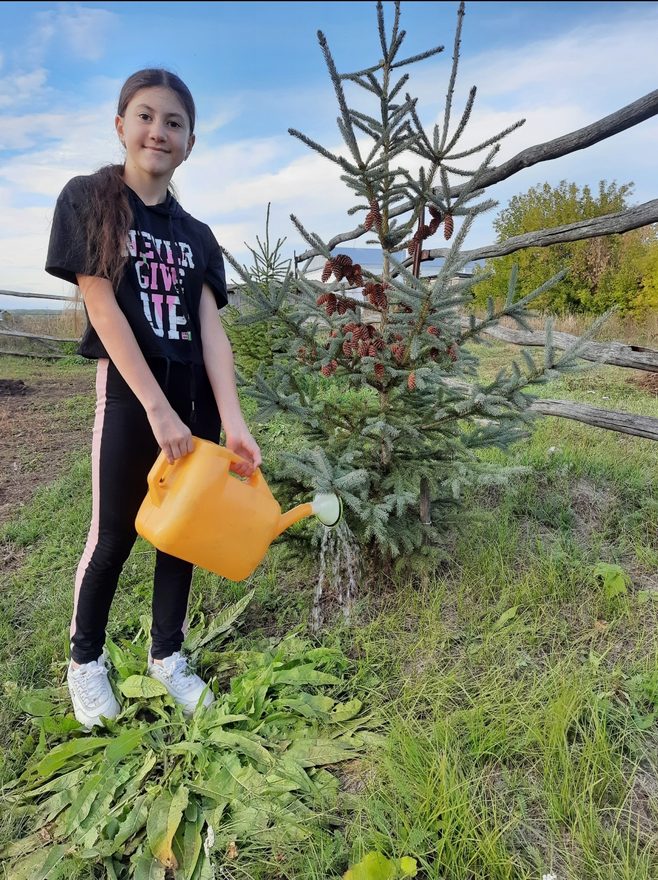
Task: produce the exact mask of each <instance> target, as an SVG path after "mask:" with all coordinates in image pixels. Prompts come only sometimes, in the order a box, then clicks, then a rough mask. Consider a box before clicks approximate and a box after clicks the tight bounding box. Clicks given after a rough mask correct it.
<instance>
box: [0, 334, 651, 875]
mask: <svg viewBox="0 0 658 880" xmlns="http://www.w3.org/2000/svg"><path fill="white" fill-rule="evenodd" d="M481 354H482V357H483V363H484V365H485V368H486V369H488V370H494V369H495V368H496V366H497V365H498V364H499V363H500V362H501V361H502V360H503V359H505V358H507V357H508V356H509V352H508V350H507V349H506V348H505V347H504V346H501V345H493V346H491V347H490V348H487V349H485V350H484V351H483V352H481ZM2 367H3V368H4V370H3V375H5V376H8V375H9V376H12V377H13V378H15V379H23V380H24V381H25V382H27V383H29V381H30V376H31V375H32V372H31V371H33V370H34V367H33V365H32V362H30V361H28V360H25V361H21V362H19V361H18V359H14V360H11V361H9V360H7V361H5V362H2ZM85 369H88V368H87V367H84V366H76V365H75V364H58V365H53V366H52V367H50V368H49V370H50V371H51V375H53V376H57V375H60V376H62V377H63V379H62V381H65V380H66V376H67V375H69V376H70V375H71V371H75V370H80V371H83V370H85ZM67 371H68V372H67ZM631 379H632V376H631V375H630V371H623V370H621V369H616V368H608V367H596V368H593V367H587V368H586V369H585V371H584V372H583V373H581V374H579V375H577V376H576V375H572V376H570V377H568V378H565V379H563V380H560V381H559V382H555V383H551V384H550V385H547V386H544V387H543V388H542V389H541V394H542V395H545V396H549V397H554V398H573V399H576V400H581V401H582V402H586V403H591V404H593V405H596V406H601V407H602V408H610V409H624V410H626V411H630V412H634V413H638V414H644V415H652V416H656V417H658V396H657V395H656V394H655V393H653V392H651V391H649V390H647V389H643V388H640V387H638V386H637V385H636V384H634V383H633V382H632V381H631ZM77 409H78V408H77V407H76V408H71V409H70V412H69V415H68V417H69V418H70V420H71V424H73V423H75V420H76V419H78V420H79V419H80V415H79V413H78V412H77ZM82 410H83V411H84V412H85V413H86V414H85V415H84V418H86V419H89V418H90V415H91V409H90V407H89V406H88V405H87V409H86V410H85V409H84V406H83V407H82ZM657 452H658V450H657V449H656V446H655V445H654V444H652V443H651V442H650V441H647V440H642V439H637V438H632V437H628V436H624V435H621V434H613V433H610V432H604V431H602V430H597V429H592V428H588V427H586V426H584V425H580V424H577V423H575V422H569V421H566V420H557V419H551V418H546V419H543V420H541V421H538V422H537V423H536V428H535V430H534V433H533V436H532V438H531V439H528V440H527V441H524V442H522V443H519V444H517V445H516V446H515V447H514V448H513V449H512V450H511V452H510V453H509V454H508V455H507V456H505V457H504V456H503V455H502V454H499V453H489V455H490V457H491V458H492V459H494V460H499V461H500V462H501V463H511V464H514V465H519V466H522V467H523V468H525V471H524V472H523V473H522V474H520V475H518V476H516V477H514V478H513V479H511V480H510V482H509V483H508V484H507V485H505V486H504V487H496V488H491V489H489V490H487V491H486V493H482V494H479V495H478V496H477V497H471V498H468V499H465V509H466V512H467V513H468V516H466V517H465V519H464V525H463V527H462V528H460V529H459V531H457V532H454V533H452V534H451V535H450V537H449V539H448V541H447V543H446V546H445V548H444V552H443V553H441V554H439V556H438V558H437V563H436V566H435V568H434V569H433V570H431V571H427V572H425V573H424V574H423V575H418V576H417V577H416V578H413V579H411V578H409V579H407V580H406V581H404V582H395V583H394V582H389V581H386V582H384V581H382V582H381V583H380V584H379V585H378V588H377V589H376V590H375V591H374V592H373V593H371V594H370V595H361V596H360V597H359V598H358V601H357V606H356V612H355V614H354V616H353V619H352V621H351V623H350V625H349V626H348V625H347V624H346V623H344V622H343V623H342V622H340V621H338V622H336V623H335V624H334V625H333V626H332V627H331V628H330V629H329V630H327V631H325V632H324V633H323V634H322V636H321V637H320V639H319V640H317V643H318V644H322V645H326V646H331V647H333V648H335V649H336V650H340V651H341V652H342V655H343V656H344V657H345V658H346V661H345V663H344V666H343V672H342V684H341V686H340V687H339V689H338V690H339V691H340V692H341V693H344V694H349V696H350V697H352V698H358V699H359V700H360V701H361V702H362V703H363V711H364V712H367V713H368V714H369V715H370V716H371V718H372V719H374V720H373V721H372V722H371V723H372V724H375V725H376V729H377V730H378V731H379V733H380V734H381V735H382V739H381V742H380V744H379V745H376V746H375V745H372V747H370V748H368V749H366V750H364V751H362V753H361V754H360V755H359V757H357V758H354V759H353V760H350V761H349V762H347V763H344V764H337V765H336V767H335V775H336V776H337V778H338V779H339V780H340V787H339V790H338V791H337V793H336V799H335V801H334V802H333V803H332V806H331V817H330V821H328V823H325V824H324V825H322V823H320V824H319V825H318V826H317V827H316V826H315V825H313V823H310V824H309V828H308V830H309V833H308V835H307V836H306V837H305V839H304V840H303V841H302V842H299V841H297V842H295V841H292V840H288V841H287V842H285V844H279V845H278V846H277V848H276V849H271V848H268V847H267V846H264V845H263V844H262V842H259V840H258V837H257V835H254V834H251V833H249V832H248V831H245V832H244V834H243V837H242V838H239V839H237V848H236V849H234V850H230V849H229V850H227V849H225V848H218V849H217V850H216V851H215V853H214V855H213V859H214V861H215V865H216V868H217V874H216V876H221V877H223V878H235V880H238V878H255V880H256V878H257V880H266V878H272V880H274V878H290V880H293V878H294V880H302V878H303V880H307V878H312V880H320V878H329V880H337V878H339V877H340V876H341V875H342V873H343V872H344V871H345V870H346V869H347V867H348V865H350V864H354V863H355V862H357V861H358V860H359V859H360V858H361V857H362V856H363V855H364V854H365V853H367V852H369V851H373V850H376V851H378V852H380V853H382V854H384V855H385V856H387V857H389V858H392V859H399V858H401V857H404V856H411V857H413V858H414V859H416V861H417V864H418V876H419V877H421V878H426V880H542V877H543V876H544V875H552V876H553V877H554V878H556V880H655V878H656V877H658V766H657V758H656V755H657V754H658V751H657V745H658V723H657V721H658V635H657V627H656V624H657V622H658V469H657V468H656V461H657ZM88 483H89V462H88V455H87V453H86V452H78V453H77V454H76V455H74V456H72V457H71V459H70V463H69V464H68V465H67V467H66V468H65V469H64V471H63V472H62V474H61V476H60V477H59V479H57V481H56V482H54V483H52V484H50V485H44V486H43V488H42V489H41V490H40V491H39V492H38V494H37V495H36V496H35V497H34V498H33V499H32V500H31V501H30V502H29V503H28V504H27V505H25V506H24V507H23V508H22V510H20V511H18V512H17V513H16V514H15V515H14V516H13V517H12V518H11V519H10V521H9V522H8V523H7V524H6V525H5V526H4V528H3V530H2V532H1V533H0V541H1V542H2V543H1V546H2V548H3V554H4V556H5V558H6V559H9V560H10V562H9V564H8V571H7V572H6V573H5V574H3V578H2V594H1V601H2V612H1V615H0V683H1V686H2V688H3V690H4V698H3V700H2V704H1V707H0V719H1V724H0V742H1V743H2V767H1V778H2V780H3V781H4V782H5V783H7V782H8V781H9V780H11V779H13V778H15V777H16V776H17V775H18V774H19V773H20V772H21V771H22V769H23V768H24V766H25V764H26V762H27V761H28V759H29V758H30V756H31V755H32V753H33V752H35V751H36V752H37V753H39V750H40V749H41V750H42V752H44V753H45V751H46V750H47V749H48V748H49V746H50V740H49V738H48V735H47V734H45V733H43V732H40V730H43V725H39V723H38V722H39V718H38V716H36V717H30V715H29V714H27V713H26V711H25V709H24V707H25V705H26V703H25V698H26V695H29V694H30V693H31V692H33V691H35V690H39V689H48V693H49V694H50V699H55V700H57V699H59V700H60V701H61V703H62V706H63V709H62V712H65V711H67V709H66V693H65V691H64V689H63V687H62V686H63V684H64V681H65V671H66V663H67V641H68V639H67V629H68V622H69V616H70V603H71V590H72V580H73V573H74V570H75V566H76V564H77V560H78V558H79V555H80V553H81V550H82V547H83V544H84V540H85V537H86V529H87V523H88V518H89V511H90V499H89V490H88ZM302 547H304V545H303V544H302V543H301V542H290V543H289V544H287V545H286V544H283V545H281V546H278V547H276V548H275V549H273V550H272V551H271V553H270V554H269V556H268V558H267V560H266V562H265V563H264V565H263V566H262V567H261V569H259V571H258V572H257V573H256V575H254V577H253V578H252V579H251V580H250V581H249V582H248V583H246V584H231V583H227V582H225V581H222V580H221V579H219V578H217V577H215V576H211V575H209V574H207V573H204V572H201V571H197V572H196V574H195V581H194V585H193V596H192V600H191V607H192V608H193V609H194V612H195V613H196V614H199V613H200V612H203V614H204V615H205V616H206V618H207V619H212V618H213V616H214V615H216V614H217V613H218V612H219V611H220V609H222V608H223V607H224V606H226V605H227V604H228V603H231V602H235V601H236V600H237V599H239V598H240V597H241V596H243V595H244V594H245V593H246V592H247V591H248V589H250V588H251V587H253V588H254V589H255V596H254V599H253V601H252V603H251V605H250V606H249V608H248V610H247V612H246V615H245V616H244V617H243V618H242V624H241V625H240V627H239V629H238V631H237V633H236V634H235V635H234V636H233V637H232V642H231V643H230V644H229V646H227V648H226V650H227V651H228V650H229V648H230V649H231V650H235V651H238V650H239V651H251V652H255V651H260V650H262V649H263V646H264V645H271V644H272V643H273V642H276V641H278V640H280V639H282V638H283V637H284V636H286V635H289V634H290V632H291V631H294V633H296V634H297V636H299V637H300V638H304V639H307V638H309V634H308V630H307V624H308V619H309V612H310V608H311V602H312V593H313V587H314V583H315V579H316V577H317V560H316V558H315V557H314V556H313V555H311V554H310V553H309V552H306V551H305V552H302V550H301V549H300V548H302ZM12 560H13V561H12ZM152 562H153V555H152V551H151V550H150V549H149V548H148V547H147V546H146V545H145V544H143V543H138V544H137V545H136V547H135V550H134V551H133V554H132V556H131V557H130V559H129V561H128V563H127V565H126V567H125V570H124V574H123V576H122V580H121V584H120V589H119V593H118V596H117V599H116V601H115V605H114V607H113V613H112V620H111V624H110V631H109V634H110V636H111V637H112V638H113V639H116V640H117V641H119V640H120V639H122V638H123V639H127V640H130V639H133V638H137V636H138V634H139V631H140V626H141V620H140V619H141V618H142V617H143V615H145V614H148V612H149V601H150V576H151V569H152ZM213 662H217V655H215V657H214V660H213ZM213 668H214V667H213V665H212V663H211V662H210V661H209V662H208V667H207V671H212V670H213ZM53 689H55V690H53ZM53 694H54V696H53ZM58 695H59V697H58ZM1 815H2V818H1V819H0V847H1V846H2V845H4V844H7V843H8V842H9V841H11V840H16V839H20V838H21V836H22V835H24V834H26V833H27V830H28V827H27V824H26V821H27V820H26V818H25V816H22V815H21V814H20V813H19V812H18V811H17V810H15V809H14V808H13V807H11V806H9V807H6V808H4V809H2V811H1ZM4 864H5V868H4V869H5V872H6V873H5V877H7V878H9V877H15V878H16V880H18V877H19V875H18V874H15V875H12V874H10V873H7V870H8V869H7V863H4ZM1 870H2V868H0V871H1ZM66 871H68V873H58V869H53V872H51V873H50V874H49V875H48V876H49V877H50V878H57V877H66V878H71V880H72V878H74V877H76V878H77V877H79V878H92V877H99V878H100V877H105V876H108V877H109V876H110V875H109V874H107V875H106V874H105V869H104V868H103V867H102V866H100V865H96V866H94V863H93V862H92V861H87V862H80V865H79V868H77V869H75V870H73V869H72V868H67V869H66ZM39 876H43V875H39ZM382 876H384V875H382ZM390 876H391V877H393V874H391V875H390ZM373 877H374V875H373Z"/></svg>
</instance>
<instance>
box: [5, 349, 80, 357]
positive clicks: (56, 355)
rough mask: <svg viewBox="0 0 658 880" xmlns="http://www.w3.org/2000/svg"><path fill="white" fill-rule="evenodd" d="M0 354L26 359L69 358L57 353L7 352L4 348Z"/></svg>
mask: <svg viewBox="0 0 658 880" xmlns="http://www.w3.org/2000/svg"><path fill="white" fill-rule="evenodd" d="M0 354H6V355H9V356H10V357H26V358H46V359H50V358H65V357H69V355H67V354H61V353H58V352H56V351H39V352H36V351H7V350H6V349H4V348H0Z"/></svg>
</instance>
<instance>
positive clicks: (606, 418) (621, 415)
mask: <svg viewBox="0 0 658 880" xmlns="http://www.w3.org/2000/svg"><path fill="white" fill-rule="evenodd" d="M236 288H237V285H229V292H230V293H234V294H235V293H236V292H237V290H236ZM0 294H2V295H4V296H16V297H25V298H34V299H48V300H60V301H62V302H77V301H78V299H77V297H75V296H56V295H54V294H46V293H39V294H34V293H27V292H24V291H15V290H0ZM462 326H463V328H464V330H468V329H469V326H470V325H469V320H468V318H464V319H463V324H462ZM483 332H484V333H486V334H487V335H488V336H491V337H493V338H495V339H498V340H500V341H501V342H506V343H509V344H512V345H520V346H543V345H545V343H546V334H545V333H544V332H542V331H536V330H532V331H526V330H514V329H510V328H508V327H501V326H495V327H487V328H485V329H484V330H483ZM0 336H5V337H22V338H24V339H30V340H34V341H36V340H38V341H40V342H43V343H45V344H46V345H47V346H49V349H50V350H48V351H43V352H40V353H33V352H14V351H6V350H3V349H0V354H7V355H14V356H18V357H44V358H61V357H66V355H64V354H62V353H61V352H58V351H57V350H52V347H53V344H54V343H58V342H78V341H79V340H78V339H77V338H71V337H60V336H46V335H39V334H36V333H26V332H23V331H18V330H3V329H0ZM577 339H578V337H577V336H572V335H571V334H570V333H561V332H556V331H554V332H553V334H552V341H553V346H554V347H555V348H557V349H560V350H566V349H568V348H570V347H571V346H572V345H573V344H574V343H575V342H576V341H577ZM579 357H580V358H581V359H583V360H587V361H593V362H595V363H598V364H610V365H613V366H617V367H626V368H628V369H633V370H645V371H647V372H653V373H656V372H658V351H656V350H655V349H651V348H644V347H643V346H639V345H628V344H626V343H623V342H607V343H599V342H587V343H585V344H584V345H583V347H582V348H581V350H580V353H579ZM451 384H453V385H455V386H459V387H462V386H463V389H464V390H466V389H467V388H468V385H467V384H466V383H462V382H458V381H454V382H452V383H451ZM530 408H531V410H532V411H533V412H537V413H541V414H542V415H548V416H557V417H558V418H563V419H572V420H574V421H577V422H582V423H584V424H586V425H592V426H593V427H596V428H604V429H606V430H608V431H616V432H618V433H622V434H631V435H633V436H636V437H644V438H646V439H648V440H658V419H657V418H651V417H650V416H638V415H634V414H633V413H627V412H620V411H614V410H605V409H599V408H597V407H593V406H589V405H587V404H583V403H577V402H575V401H572V400H536V401H534V402H533V403H532V404H531V407H530Z"/></svg>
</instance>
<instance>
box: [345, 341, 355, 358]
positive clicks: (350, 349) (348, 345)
mask: <svg viewBox="0 0 658 880" xmlns="http://www.w3.org/2000/svg"><path fill="white" fill-rule="evenodd" d="M354 348H355V345H354V343H353V342H350V341H349V339H346V340H345V342H343V354H344V355H346V356H347V357H352V353H353V351H354Z"/></svg>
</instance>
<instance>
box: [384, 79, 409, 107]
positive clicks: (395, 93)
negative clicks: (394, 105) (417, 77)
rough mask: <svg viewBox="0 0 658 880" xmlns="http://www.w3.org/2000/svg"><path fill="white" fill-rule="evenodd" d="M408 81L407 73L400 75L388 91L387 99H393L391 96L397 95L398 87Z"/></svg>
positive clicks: (401, 86)
mask: <svg viewBox="0 0 658 880" xmlns="http://www.w3.org/2000/svg"><path fill="white" fill-rule="evenodd" d="M408 81H409V74H408V73H405V74H403V75H402V76H401V77H400V79H399V80H398V82H397V83H396V84H395V85H394V86H393V88H392V89H391V91H390V92H389V95H388V98H389V101H392V100H393V98H394V97H395V96H396V95H397V93H398V92H399V91H400V89H401V88H403V87H404V86H405V85H406V84H407V82H408Z"/></svg>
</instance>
